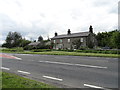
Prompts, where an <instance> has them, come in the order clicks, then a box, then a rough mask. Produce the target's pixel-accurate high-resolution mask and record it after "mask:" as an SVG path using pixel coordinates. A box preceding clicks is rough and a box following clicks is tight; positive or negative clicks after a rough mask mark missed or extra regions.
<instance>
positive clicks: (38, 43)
mask: <svg viewBox="0 0 120 90" xmlns="http://www.w3.org/2000/svg"><path fill="white" fill-rule="evenodd" d="M40 44H41V43H40V42H31V43H29V44H28V45H29V46H32V47H37V46H38V45H40Z"/></svg>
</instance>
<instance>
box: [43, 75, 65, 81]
mask: <svg viewBox="0 0 120 90" xmlns="http://www.w3.org/2000/svg"><path fill="white" fill-rule="evenodd" d="M43 77H44V78H48V79H53V80H58V81H63V79H59V78H55V77H50V76H43Z"/></svg>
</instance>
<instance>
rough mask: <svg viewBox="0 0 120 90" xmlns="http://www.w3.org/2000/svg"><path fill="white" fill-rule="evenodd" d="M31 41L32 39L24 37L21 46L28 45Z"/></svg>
mask: <svg viewBox="0 0 120 90" xmlns="http://www.w3.org/2000/svg"><path fill="white" fill-rule="evenodd" d="M29 43H31V41H29V40H25V39H22V40H21V41H20V47H25V46H27V45H28V44H29Z"/></svg>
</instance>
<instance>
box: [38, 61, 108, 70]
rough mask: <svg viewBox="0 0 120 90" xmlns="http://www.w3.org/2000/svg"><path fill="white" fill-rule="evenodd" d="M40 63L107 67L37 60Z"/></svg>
mask: <svg viewBox="0 0 120 90" xmlns="http://www.w3.org/2000/svg"><path fill="white" fill-rule="evenodd" d="M39 62H42V63H52V64H63V65H71V66H82V67H91V68H101V69H106V68H107V67H102V66H93V65H84V64H72V63H62V62H51V61H39Z"/></svg>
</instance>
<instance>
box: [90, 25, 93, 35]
mask: <svg viewBox="0 0 120 90" xmlns="http://www.w3.org/2000/svg"><path fill="white" fill-rule="evenodd" d="M89 32H90V33H93V28H92V25H90V28H89Z"/></svg>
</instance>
